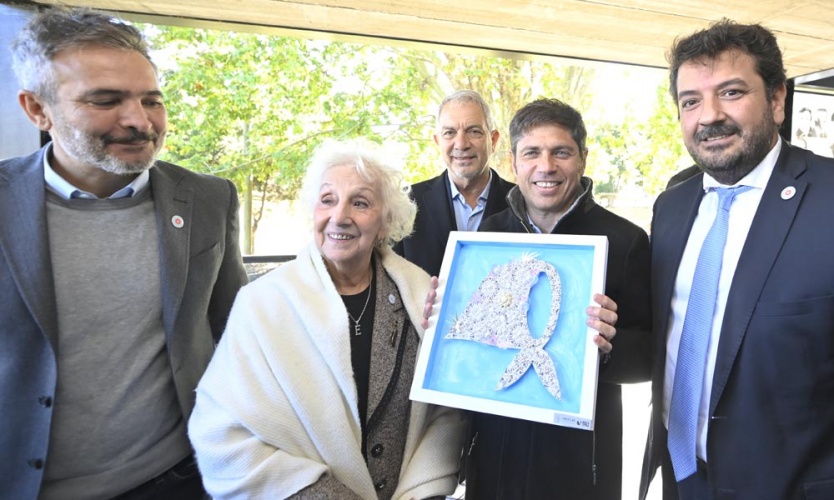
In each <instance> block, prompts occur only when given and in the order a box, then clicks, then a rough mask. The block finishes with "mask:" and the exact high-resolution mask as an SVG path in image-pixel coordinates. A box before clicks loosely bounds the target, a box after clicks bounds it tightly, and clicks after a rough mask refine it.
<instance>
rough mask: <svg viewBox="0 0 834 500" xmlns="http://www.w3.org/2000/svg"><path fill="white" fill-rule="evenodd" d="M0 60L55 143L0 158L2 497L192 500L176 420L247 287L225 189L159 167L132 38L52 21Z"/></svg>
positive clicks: (87, 19)
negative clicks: (7, 60)
mask: <svg viewBox="0 0 834 500" xmlns="http://www.w3.org/2000/svg"><path fill="white" fill-rule="evenodd" d="M12 50H13V61H14V67H15V73H16V75H17V77H18V79H19V81H20V83H21V88H22V90H21V91H20V93H19V101H20V104H21V106H22V107H23V110H24V112H25V113H26V114H27V116H28V117H29V119H30V120H31V121H32V123H33V124H35V125H36V126H37V127H38V128H39V129H40V130H42V131H47V132H49V133H50V135H51V136H52V142H51V143H49V144H47V145H46V146H45V147H44V148H42V149H41V150H40V151H37V152H35V153H34V154H32V155H30V156H27V157H20V158H13V159H10V160H5V161H2V162H0V408H2V412H0V450H3V451H2V453H0V484H1V485H3V486H2V488H0V498H1V499H6V498H9V499H11V498H15V499H19V498H112V497H119V498H131V499H132V498H155V499H157V498H158V499H168V498H171V499H173V498H178V499H179V498H201V497H202V496H203V495H204V492H203V490H202V485H201V483H200V477H199V474H198V472H197V469H196V465H195V464H194V461H193V458H192V451H191V446H190V444H189V442H188V437H187V435H186V422H187V420H188V417H189V416H190V413H191V410H192V408H193V406H194V389H195V387H196V385H197V382H198V380H199V379H200V377H201V376H202V374H203V371H204V370H205V368H206V366H207V364H208V362H209V358H210V357H211V355H212V352H213V351H214V346H215V344H216V342H217V340H218V339H219V337H220V335H221V333H222V331H223V328H224V326H225V322H226V317H227V315H228V312H229V310H230V308H231V305H232V302H233V300H234V297H235V294H236V293H237V291H238V289H239V288H240V287H241V286H242V285H243V284H244V282H245V281H246V273H245V271H244V269H243V265H242V262H241V257H240V250H239V246H238V223H237V208H238V202H237V194H236V191H235V189H234V186H233V185H232V184H231V183H230V182H228V181H226V180H221V179H218V178H214V177H210V176H206V175H199V174H195V173H192V172H189V171H187V170H185V169H182V168H180V167H177V166H175V165H171V164H169V163H165V162H161V161H157V160H156V155H157V153H158V152H159V150H160V149H161V147H162V145H163V140H164V137H165V131H166V125H167V117H166V113H165V106H164V101H163V95H162V92H161V91H160V89H159V84H158V79H157V74H156V68H155V66H154V65H153V63H152V62H151V61H150V58H149V55H148V48H147V45H146V43H145V41H144V39H143V38H142V35H141V33H140V32H139V31H138V30H136V29H135V28H134V27H132V26H129V25H126V24H124V23H122V22H120V21H119V20H116V19H113V18H111V17H110V16H108V15H104V14H101V13H96V12H93V11H90V10H85V9H76V10H63V9H50V10H47V11H44V12H42V13H40V14H38V15H36V16H35V17H34V18H33V19H32V20H31V22H30V23H29V24H28V25H27V26H26V27H25V28H24V29H23V30H22V32H21V33H20V34H19V36H18V37H17V39H16V40H15V41H14V43H13V45H12Z"/></svg>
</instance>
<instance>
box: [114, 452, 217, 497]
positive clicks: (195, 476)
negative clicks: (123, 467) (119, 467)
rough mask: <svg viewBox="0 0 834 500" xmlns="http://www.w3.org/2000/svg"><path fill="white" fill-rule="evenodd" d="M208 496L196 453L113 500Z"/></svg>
mask: <svg viewBox="0 0 834 500" xmlns="http://www.w3.org/2000/svg"><path fill="white" fill-rule="evenodd" d="M206 498H208V495H207V494H206V490H204V489H203V480H202V478H201V477H200V471H199V469H197V461H196V460H195V459H194V455H189V456H187V457H185V458H184V459H183V460H181V461H180V462H179V463H178V464H177V465H175V466H173V467H171V468H170V469H168V470H167V471H165V472H163V473H162V474H160V475H158V476H156V477H155V478H153V479H151V480H149V481H146V482H144V483H142V484H140V485H139V486H137V487H136V488H133V489H132V490H130V491H127V492H125V493H122V494H121V495H119V496H117V497H116V498H114V499H113V500H203V499H206Z"/></svg>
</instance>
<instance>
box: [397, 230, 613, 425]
mask: <svg viewBox="0 0 834 500" xmlns="http://www.w3.org/2000/svg"><path fill="white" fill-rule="evenodd" d="M607 256H608V239H607V238H606V237H605V236H580V235H553V234H519V233H494V232H482V233H481V232H459V231H453V232H451V233H450V235H449V239H448V243H447V245H446V253H445V255H444V258H443V264H442V266H441V270H440V276H438V278H439V286H438V290H437V299H436V301H435V307H434V312H433V314H432V315H431V317H430V318H429V327H428V329H427V330H426V332H425V335H424V337H423V342H422V345H421V349H420V354H419V357H418V359H417V365H416V369H415V376H414V381H413V383H412V387H411V399H413V400H415V401H423V402H426V403H433V404H438V405H443V406H449V407H455V408H461V409H465V410H472V411H477V412H483V413H491V414H495V415H503V416H506V417H512V418H520V419H525V420H531V421H536V422H543V423H548V424H554V425H560V426H565V427H573V428H577V429H584V430H593V428H594V417H595V408H596V390H597V379H598V368H599V350H598V349H597V347H596V344H594V343H593V337H594V336H595V335H596V331H595V330H592V329H591V328H589V327H588V326H587V324H586V319H587V314H586V312H585V309H586V307H587V306H588V305H592V304H594V302H593V294H594V293H603V291H604V287H605V274H606V266H607ZM554 270H555V271H556V272H555V273H554ZM533 275H535V276H537V277H538V279H537V281H536V282H535V283H534V284H532V285H530V283H531V281H532V280H531V279H530V276H533ZM557 283H558V285H557ZM557 289H558V290H559V291H558V293H557V292H555V291H556V290H557ZM525 290H526V292H527V296H526V297H525V296H524V295H525ZM554 296H556V297H557V299H559V300H558V309H559V310H558V318H557V319H556V321H555V327H554V328H550V327H549V324H552V321H553V318H554V317H555V307H556V306H555V304H556V301H554V300H553V297H554ZM525 303H526V304H525ZM438 305H439V307H437V306H438ZM525 311H526V313H525ZM522 316H525V318H524V319H522ZM548 330H550V337H549V338H545V337H544V335H547V334H548ZM509 332H515V334H514V335H513V334H510V333H509ZM531 332H532V333H531ZM542 341H544V343H543V345H539V344H542ZM531 344H536V345H531ZM525 346H526V347H525ZM539 351H543V353H542V352H539ZM522 353H524V354H522ZM545 354H546V356H545ZM548 359H549V360H551V361H552V366H553V368H554V371H555V378H556V382H557V383H556V384H554V383H553V376H552V374H550V373H549V368H548V361H547V360H548ZM525 367H526V368H525ZM519 374H520V375H519ZM502 385H503V386H504V387H501V386H502ZM557 395H558V397H557Z"/></svg>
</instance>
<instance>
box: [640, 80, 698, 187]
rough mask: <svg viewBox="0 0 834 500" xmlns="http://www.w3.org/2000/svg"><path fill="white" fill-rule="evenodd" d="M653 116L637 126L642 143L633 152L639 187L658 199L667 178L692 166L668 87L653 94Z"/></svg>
mask: <svg viewBox="0 0 834 500" xmlns="http://www.w3.org/2000/svg"><path fill="white" fill-rule="evenodd" d="M656 95H657V100H656V104H655V108H654V113H652V115H651V116H650V117H649V119H648V120H647V121H645V122H643V123H640V124H639V125H638V132H639V135H640V137H641V139H642V143H641V144H640V148H639V149H638V150H637V151H635V153H636V154H635V166H636V167H637V170H638V171H639V172H640V175H641V176H642V183H641V186H642V187H643V190H644V191H645V192H646V193H648V194H649V195H652V196H654V195H657V194H658V193H660V192H661V191H662V190H663V189H664V188H665V187H666V183H667V182H668V181H669V178H670V177H672V175H674V174H675V173H676V172H677V171H679V170H681V169H683V168H685V167H687V166H688V165H690V164H691V163H692V159H691V158H690V157H689V153H687V151H686V148H684V145H683V139H682V138H681V131H680V123H679V120H678V108H677V105H676V104H675V102H674V101H673V100H672V98H671V97H670V96H669V88H668V86H667V85H661V86H660V87H658V88H657V91H656Z"/></svg>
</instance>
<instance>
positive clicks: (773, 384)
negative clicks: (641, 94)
mask: <svg viewBox="0 0 834 500" xmlns="http://www.w3.org/2000/svg"><path fill="white" fill-rule="evenodd" d="M670 72H671V74H670V82H671V86H670V90H671V94H672V96H673V98H674V99H675V100H676V102H677V104H678V111H679V113H680V123H681V130H682V132H683V139H684V143H685V144H686V147H687V150H688V151H689V153H690V155H691V156H692V158H693V159H694V160H695V162H696V163H697V164H698V166H699V167H700V169H701V170H702V173H700V174H698V175H695V176H694V177H692V178H690V179H688V180H686V181H684V182H682V183H680V184H678V185H676V186H674V187H672V188H671V189H669V190H667V191H665V192H663V193H662V194H661V195H660V196H659V197H658V199H657V201H656V203H655V208H654V219H653V222H652V233H651V237H652V306H653V318H654V319H653V323H654V332H655V339H654V341H655V347H654V358H653V359H654V361H653V363H654V366H653V375H652V378H653V384H652V389H653V391H652V392H653V411H652V425H651V429H650V434H649V440H648V443H647V449H646V459H645V461H644V471H643V472H644V473H643V477H642V481H641V492H640V493H641V498H645V495H646V492H647V489H648V485H649V482H650V481H651V479H652V478H653V476H654V474H655V472H656V469H657V467H658V466H659V465H662V470H663V490H664V492H663V493H664V495H663V496H664V499H667V500H668V499H673V498H682V499H708V498H715V499H780V500H784V499H804V498H807V499H813V498H834V265H832V264H834V261H833V259H832V256H831V255H832V254H831V248H832V246H834V224H832V223H831V220H832V219H834V202H832V201H831V200H832V193H834V160H831V159H828V158H822V157H820V156H816V155H814V154H813V153H811V152H809V151H806V150H804V149H800V148H797V147H794V146H791V145H790V144H788V143H787V142H785V141H784V140H783V139H781V138H780V137H779V133H778V128H779V125H780V124H781V123H782V122H783V120H784V119H785V98H786V94H787V90H786V77H785V70H784V66H783V63H782V54H781V52H780V50H779V46H778V45H777V42H776V39H775V37H774V36H773V34H772V33H771V32H770V31H768V30H767V29H765V28H763V27H762V26H760V25H740V24H736V23H734V22H732V21H728V20H723V21H720V22H717V23H715V24H713V25H711V26H710V27H709V28H708V29H705V30H702V31H699V32H697V33H694V34H693V35H691V36H689V37H686V38H682V39H679V40H677V41H676V43H675V44H674V46H673V49H672V51H671V53H670ZM735 186H741V187H742V189H741V190H740V191H743V192H740V194H738V195H736V197H735V199H734V201H733V202H732V204H731V205H730V206H729V207H730V208H729V222H728V228H729V229H728V231H727V239H726V244H725V245H724V248H723V257H719V259H720V261H721V264H720V266H721V267H720V272H719V273H716V274H717V275H718V280H717V281H718V289H717V293H716V294H714V295H713V296H715V297H716V298H715V300H714V307H715V309H714V312H713V313H712V315H711V321H709V320H708V321H703V322H700V323H701V325H700V326H701V327H702V328H701V330H700V331H701V332H702V333H701V335H702V337H701V338H702V339H703V338H704V337H706V339H704V340H705V341H706V343H705V344H704V345H706V348H705V354H704V355H703V356H695V357H694V358H695V361H696V362H695V363H694V364H693V363H690V361H689V360H686V359H685V358H686V357H687V355H689V356H690V357H692V353H693V352H695V349H687V351H686V352H683V351H682V350H681V348H680V346H681V345H684V343H685V341H684V337H686V334H687V333H688V332H691V331H693V330H692V329H689V328H688V329H687V330H686V331H685V330H684V327H683V325H684V319H685V318H687V316H688V314H689V313H690V312H691V311H688V308H689V300H690V290H691V289H692V288H694V285H693V278H694V276H695V268H696V262H698V260H699V259H698V256H699V253H700V252H701V247H702V244H703V243H704V241H705V239H706V237H707V233H708V232H709V230H710V227H711V225H712V224H713V220H716V219H717V217H716V213H717V212H718V210H719V208H718V201H717V200H718V189H722V188H729V187H735ZM719 248H720V247H719ZM698 266H699V267H700V266H701V264H700V263H698ZM711 301H712V299H710V301H709V302H711ZM692 309H693V310H695V307H693V308H692ZM698 309H699V310H702V309H703V308H700V307H699V308H698ZM689 338H694V336H689V337H688V339H689ZM687 341H688V340H687ZM686 345H690V344H688V343H687V344H686ZM696 365H697V366H698V368H699V372H698V373H697V376H696V377H690V378H688V379H685V380H688V381H689V382H687V383H684V382H683V380H684V379H683V378H681V380H680V382H681V383H680V384H679V383H678V382H679V380H676V377H675V375H676V372H678V371H680V372H681V373H683V372H685V371H686V372H689V367H690V366H696ZM679 387H688V388H689V389H690V390H693V391H695V395H696V397H695V398H691V400H692V401H693V403H694V404H693V410H692V411H691V412H688V413H686V412H684V413H685V415H689V416H692V417H695V415H694V413H695V412H697V419H693V420H692V422H693V424H694V425H693V427H694V428H695V431H694V432H693V434H694V435H693V436H692V439H691V440H687V439H684V440H680V439H674V440H669V439H667V437H668V436H669V435H670V434H671V433H669V432H668V430H669V429H671V428H672V427H673V426H678V425H680V424H679V422H680V421H681V420H680V419H679V418H678V417H677V415H679V414H681V412H680V408H682V407H684V405H682V404H678V403H676V401H678V402H679V401H681V399H680V398H675V397H674V394H675V391H677V390H679V389H678V388H679ZM681 390H682V391H683V390H685V389H681ZM697 396H699V398H698V397H697ZM698 401H700V403H698ZM695 406H698V407H699V408H698V409H695V408H694V407H695ZM671 415H675V417H671ZM674 434H675V435H676V436H677V435H680V434H679V433H678V427H675V433H674ZM672 441H673V443H672V445H671V446H670V445H669V442H672ZM689 441H694V442H689ZM679 442H683V444H685V445H686V446H689V447H690V448H689V449H691V450H694V451H693V453H692V454H690V453H688V452H686V453H681V452H679V450H681V449H682V448H680V447H678V445H677V444H678V443H679ZM670 448H674V450H675V453H674V456H675V457H676V458H675V461H674V465H673V460H672V459H671V458H670V452H669V450H670ZM691 455H694V456H691ZM676 476H677V477H676Z"/></svg>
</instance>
